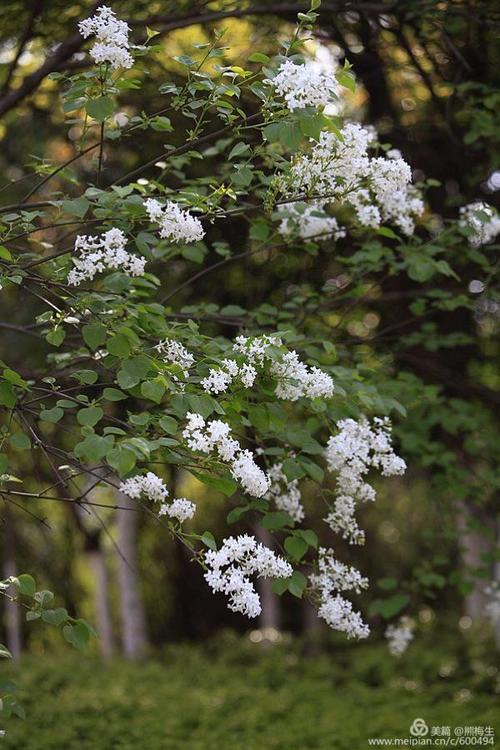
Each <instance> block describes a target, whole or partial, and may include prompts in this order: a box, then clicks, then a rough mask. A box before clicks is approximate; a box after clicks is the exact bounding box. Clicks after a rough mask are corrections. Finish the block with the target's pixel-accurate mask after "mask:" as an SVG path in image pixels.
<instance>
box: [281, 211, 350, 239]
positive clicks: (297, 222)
mask: <svg viewBox="0 0 500 750" xmlns="http://www.w3.org/2000/svg"><path fill="white" fill-rule="evenodd" d="M278 213H280V214H282V215H283V218H282V220H281V224H280V226H279V229H278V231H279V233H280V234H282V235H283V236H285V237H286V236H289V235H293V234H298V236H299V237H301V238H302V239H303V240H310V239H318V240H329V239H332V238H333V239H335V240H338V239H340V238H341V237H345V235H346V230H345V229H344V228H343V227H339V224H338V221H337V219H336V218H335V217H334V216H328V215H327V214H326V213H325V211H324V208H323V206H322V204H321V203H317V202H315V203H311V204H305V203H282V204H280V205H279V206H278Z"/></svg>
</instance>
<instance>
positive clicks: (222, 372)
mask: <svg viewBox="0 0 500 750" xmlns="http://www.w3.org/2000/svg"><path fill="white" fill-rule="evenodd" d="M256 377H257V370H256V369H255V367H253V366H252V365H249V364H247V363H244V364H243V365H242V366H241V367H238V363H237V362H235V361H234V359H223V360H222V363H221V366H220V367H219V368H211V369H210V371H209V373H208V375H207V377H206V378H203V380H202V381H201V383H200V385H201V386H202V388H203V389H204V390H205V391H207V393H223V392H224V391H227V389H228V388H229V386H230V385H231V384H232V383H233V381H234V380H236V379H238V380H239V381H240V382H241V383H242V385H244V386H245V388H251V386H252V385H253V384H254V382H255V378H256Z"/></svg>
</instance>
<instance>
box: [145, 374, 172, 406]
mask: <svg viewBox="0 0 500 750" xmlns="http://www.w3.org/2000/svg"><path fill="white" fill-rule="evenodd" d="M165 391H166V388H165V385H164V384H163V383H162V382H161V381H160V380H158V379H156V380H146V381H145V382H144V383H143V384H142V385H141V394H142V395H143V396H144V398H148V399H149V400H150V401H154V402H155V404H159V403H160V402H161V400H162V398H163V396H164V395H165Z"/></svg>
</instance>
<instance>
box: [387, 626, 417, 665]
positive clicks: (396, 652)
mask: <svg viewBox="0 0 500 750" xmlns="http://www.w3.org/2000/svg"><path fill="white" fill-rule="evenodd" d="M385 637H386V638H387V641H388V643H387V646H388V648H389V653H390V654H392V656H401V655H402V654H404V652H405V651H406V649H407V648H408V646H409V645H410V642H411V641H412V640H413V624H412V623H411V622H410V620H409V619H408V618H406V617H402V618H401V620H400V621H399V624H398V625H389V626H388V627H387V628H386V631H385Z"/></svg>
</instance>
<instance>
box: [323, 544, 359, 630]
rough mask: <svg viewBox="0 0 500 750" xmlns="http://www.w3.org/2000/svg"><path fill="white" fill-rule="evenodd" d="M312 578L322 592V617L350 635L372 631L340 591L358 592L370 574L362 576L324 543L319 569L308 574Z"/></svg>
mask: <svg viewBox="0 0 500 750" xmlns="http://www.w3.org/2000/svg"><path fill="white" fill-rule="evenodd" d="M309 580H310V583H311V586H312V587H313V589H314V590H315V592H316V594H317V595H318V596H319V601H320V606H319V609H318V615H319V617H321V618H323V620H325V621H326V622H327V623H328V625H329V626H330V627H331V628H333V629H334V630H339V631H341V632H343V633H346V635H347V637H348V638H366V637H367V636H368V635H369V633H370V630H369V627H368V625H367V624H366V623H365V622H363V619H362V618H361V615H360V613H359V612H355V611H354V610H353V608H352V604H351V602H350V601H349V600H348V599H345V598H344V597H343V596H342V595H341V594H342V593H343V592H345V591H355V592H356V593H358V594H359V593H360V592H361V591H362V590H363V589H366V588H367V586H368V579H367V578H363V577H362V576H361V574H360V572H359V571H358V570H356V568H353V567H351V566H350V565H345V564H344V563H341V562H340V561H339V560H337V559H336V558H335V556H334V553H333V550H331V549H325V548H324V547H321V548H320V549H319V555H318V572H317V573H313V574H312V575H311V576H309Z"/></svg>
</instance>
